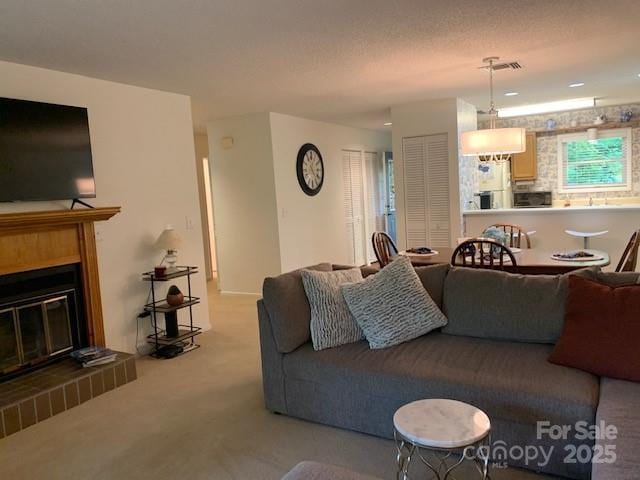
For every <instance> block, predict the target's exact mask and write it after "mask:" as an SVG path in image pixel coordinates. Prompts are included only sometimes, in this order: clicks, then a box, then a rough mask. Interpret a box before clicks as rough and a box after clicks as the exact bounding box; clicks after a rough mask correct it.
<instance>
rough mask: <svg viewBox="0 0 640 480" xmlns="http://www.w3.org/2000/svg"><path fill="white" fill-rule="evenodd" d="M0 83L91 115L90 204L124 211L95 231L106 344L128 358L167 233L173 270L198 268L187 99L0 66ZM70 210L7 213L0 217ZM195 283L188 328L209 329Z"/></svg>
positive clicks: (9, 207)
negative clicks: (172, 239) (173, 246)
mask: <svg viewBox="0 0 640 480" xmlns="http://www.w3.org/2000/svg"><path fill="white" fill-rule="evenodd" d="M0 78H2V81H1V82H0V96H3V97H11V98H19V99H27V100H35V101H43V102H51V103H59V104H66V105H75V106H82V107H87V108H88V111H89V127H90V131H91V148H92V151H93V162H94V171H95V176H96V188H97V198H96V199H95V200H92V201H91V202H90V203H92V204H94V205H95V206H121V207H122V213H120V214H119V215H116V216H115V217H114V218H112V219H111V220H109V221H107V222H103V223H99V224H97V225H96V227H97V229H98V231H99V233H100V240H99V242H98V244H97V248H98V258H99V268H100V284H101V290H102V306H103V312H104V326H105V335H106V341H107V345H108V346H109V347H111V348H114V349H118V350H124V351H127V352H133V351H135V338H136V315H137V313H138V312H140V311H141V310H142V306H143V304H144V303H145V301H146V299H147V293H148V287H149V285H148V284H147V283H144V282H142V281H141V280H140V273H141V272H144V271H146V270H149V269H151V268H153V266H154V265H155V264H156V263H158V262H159V261H160V259H161V258H162V252H160V251H157V250H155V249H154V247H153V242H154V241H155V239H156V238H157V236H158V235H159V234H160V232H161V231H162V229H163V228H164V227H165V225H166V224H173V225H174V226H175V228H176V229H178V230H179V231H180V232H181V234H182V235H183V237H184V247H183V248H182V250H181V251H180V252H179V254H180V257H179V262H180V263H185V264H192V265H198V266H200V267H203V266H204V257H203V249H202V232H201V226H200V212H199V204H198V193H197V182H196V172H195V166H194V162H193V159H194V157H195V152H194V144H193V125H192V120H191V106H190V100H189V97H186V96H183V95H176V94H171V93H165V92H160V91H155V90H149V89H144V88H138V87H133V86H129V85H123V84H118V83H113V82H107V81H103V80H97V79H93V78H88V77H82V76H78V75H72V74H67V73H62V72H57V71H52V70H45V69H41V68H35V67H29V66H24V65H17V64H12V63H7V62H0ZM69 204H70V202H63V203H61V202H55V203H52V202H38V203H23V204H4V205H0V213H7V212H15V211H27V210H28V211H31V210H49V209H60V208H68V206H69ZM186 216H188V217H189V218H190V220H191V223H192V226H193V228H192V229H191V230H186V223H187V222H186V218H185V217H186ZM194 280H195V281H194V284H193V288H194V292H193V293H194V294H195V295H197V296H200V297H202V299H203V303H202V304H201V305H199V306H198V307H196V308H194V314H195V320H196V323H197V324H198V325H200V326H203V327H205V328H209V315H208V305H207V297H206V284H205V279H204V274H200V275H198V276H197V277H194ZM176 283H178V282H176ZM180 286H182V284H180ZM147 324H148V320H145V321H144V322H141V326H143V325H144V326H146V325H147ZM140 333H141V336H143V333H146V332H142V331H141V332H140Z"/></svg>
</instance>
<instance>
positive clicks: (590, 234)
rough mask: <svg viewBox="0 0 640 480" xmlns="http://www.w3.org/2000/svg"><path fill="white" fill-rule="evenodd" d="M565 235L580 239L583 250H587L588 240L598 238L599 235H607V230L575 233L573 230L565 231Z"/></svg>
mask: <svg viewBox="0 0 640 480" xmlns="http://www.w3.org/2000/svg"><path fill="white" fill-rule="evenodd" d="M565 233H567V234H569V235H571V236H573V237H582V242H583V244H584V249H585V250H589V239H590V238H591V237H599V236H600V235H604V234H606V233H609V230H603V231H601V232H577V231H575V230H565Z"/></svg>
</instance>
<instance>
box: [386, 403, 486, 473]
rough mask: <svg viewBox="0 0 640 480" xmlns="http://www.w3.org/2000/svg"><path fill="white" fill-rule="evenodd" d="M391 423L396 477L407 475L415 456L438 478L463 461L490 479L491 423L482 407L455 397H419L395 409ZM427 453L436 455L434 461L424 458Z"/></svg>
mask: <svg viewBox="0 0 640 480" xmlns="http://www.w3.org/2000/svg"><path fill="white" fill-rule="evenodd" d="M393 426H394V439H395V442H396V449H397V451H398V455H397V463H398V470H397V478H398V480H407V479H408V478H409V465H410V463H411V459H412V458H413V457H414V456H417V457H418V458H419V459H420V461H421V462H422V463H423V464H424V465H426V467H427V468H428V469H429V470H430V471H431V472H432V473H433V474H434V475H435V478H437V479H438V480H446V479H448V478H449V477H450V476H451V475H452V472H453V471H454V470H455V469H456V468H457V467H459V466H460V465H461V464H462V463H463V462H464V461H465V460H470V461H472V462H473V463H474V465H475V467H476V469H477V470H478V472H479V473H480V475H481V478H483V479H487V478H489V447H490V444H491V422H490V421H489V417H488V416H487V414H486V413H484V412H483V411H482V410H480V409H478V408H476V407H474V406H472V405H469V404H467V403H464V402H459V401H457V400H446V399H429V400H418V401H415V402H412V403H409V404H407V405H404V406H403V407H400V408H399V409H398V410H397V411H396V413H395V415H394V416H393ZM427 452H432V453H434V454H435V456H436V457H437V464H434V463H433V461H432V460H430V459H428V458H426V453H427ZM456 454H459V455H460V458H459V459H458V458H456V457H455V455H456ZM452 457H453V459H452ZM450 459H452V461H449V460H450Z"/></svg>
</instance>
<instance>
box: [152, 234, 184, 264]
mask: <svg viewBox="0 0 640 480" xmlns="http://www.w3.org/2000/svg"><path fill="white" fill-rule="evenodd" d="M181 246H182V237H181V236H180V234H179V233H178V232H177V231H176V230H174V228H173V226H172V225H167V228H165V229H164V230H163V231H162V233H161V234H160V236H159V237H158V239H157V240H156V247H158V248H159V249H161V250H166V251H167V255H166V256H165V258H164V259H165V261H166V262H167V265H168V270H175V268H176V261H177V260H178V249H179V248H180V247H181Z"/></svg>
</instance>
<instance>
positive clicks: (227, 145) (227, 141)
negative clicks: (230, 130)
mask: <svg viewBox="0 0 640 480" xmlns="http://www.w3.org/2000/svg"><path fill="white" fill-rule="evenodd" d="M220 143H221V144H222V148H223V149H225V150H229V149H231V148H233V137H222V141H221V142H220Z"/></svg>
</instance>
